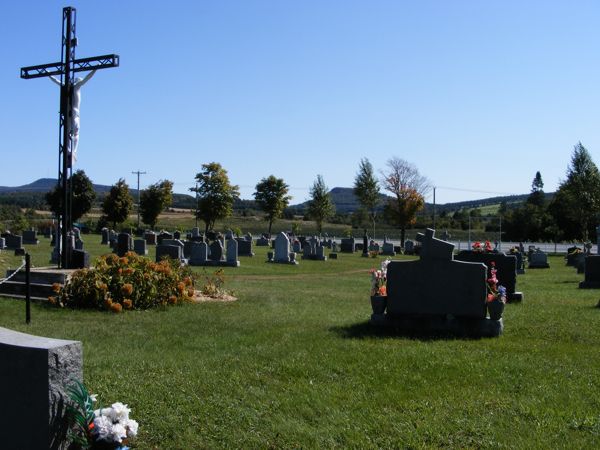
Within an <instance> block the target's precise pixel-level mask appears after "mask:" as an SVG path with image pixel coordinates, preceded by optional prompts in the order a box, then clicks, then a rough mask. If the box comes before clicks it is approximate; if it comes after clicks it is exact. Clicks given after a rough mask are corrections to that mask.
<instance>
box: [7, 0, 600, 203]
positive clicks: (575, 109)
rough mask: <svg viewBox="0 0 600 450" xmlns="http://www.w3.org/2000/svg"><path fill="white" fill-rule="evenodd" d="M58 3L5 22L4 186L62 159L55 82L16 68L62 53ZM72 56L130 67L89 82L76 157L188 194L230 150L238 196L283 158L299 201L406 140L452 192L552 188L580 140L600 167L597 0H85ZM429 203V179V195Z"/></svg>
mask: <svg viewBox="0 0 600 450" xmlns="http://www.w3.org/2000/svg"><path fill="white" fill-rule="evenodd" d="M63 6H67V4H65V3H61V2H57V1H54V0H43V1H42V0H39V1H22V2H8V3H7V4H6V5H3V14H2V17H1V18H0V21H1V26H0V39H1V42H2V46H1V47H0V57H1V58H2V61H3V63H2V68H1V71H0V86H1V88H0V89H1V90H2V99H3V102H2V104H3V108H2V110H1V111H0V134H1V136H2V140H1V141H0V145H1V146H2V153H1V154H2V163H1V167H2V170H1V171H0V174H1V175H0V185H3V186H17V185H21V184H25V183H28V182H31V181H33V180H35V179H37V178H41V177H56V175H57V169H58V108H59V92H58V87H57V86H56V85H54V84H52V83H51V82H50V81H48V80H46V79H32V80H22V79H20V78H19V68H20V67H22V66H28V65H35V64H42V63H46V62H54V61H58V60H60V36H61V17H62V16H61V14H62V7H63ZM70 6H74V7H75V8H77V36H78V39H79V46H78V48H77V57H79V58H82V57H86V56H95V55H101V54H106V53H117V54H119V55H120V58H121V66H120V67H119V68H116V69H109V70H103V71H99V72H98V73H97V74H96V76H95V77H94V78H93V79H92V80H91V81H90V82H89V83H88V84H87V85H86V86H85V87H84V88H83V91H82V103H81V134H80V142H79V153H78V155H79V159H78V162H77V165H76V168H81V169H83V170H85V172H86V173H87V174H88V176H89V177H90V178H91V179H92V180H93V181H94V182H95V183H101V184H113V183H115V182H116V181H117V180H118V179H119V178H121V177H122V178H125V179H126V180H127V181H128V183H129V184H130V186H132V187H135V184H136V176H135V175H133V174H132V173H131V172H132V171H136V170H142V171H145V172H147V174H146V175H143V176H142V177H141V187H144V186H146V185H148V184H150V183H154V182H156V181H158V180H160V179H169V180H172V181H173V182H174V183H175V191H177V192H184V193H185V192H187V189H188V188H189V187H191V186H193V184H194V176H195V174H196V173H197V172H199V171H200V169H201V165H202V164H203V163H207V162H211V161H217V162H219V163H221V164H222V165H223V166H224V167H225V168H226V169H227V170H228V172H229V176H230V179H231V181H232V182H233V183H235V184H238V185H240V190H241V193H242V197H243V198H251V196H252V193H253V191H254V186H255V185H256V183H257V182H258V181H259V180H260V179H261V178H263V177H266V176H268V175H271V174H274V175H276V176H278V177H281V178H283V179H284V180H285V181H286V182H287V183H288V184H289V185H290V186H291V190H290V193H291V194H292V195H293V197H294V199H293V201H292V202H293V203H295V202H300V201H303V200H305V199H306V198H307V195H308V188H309V186H310V185H311V184H312V183H313V182H314V180H315V178H316V176H317V174H322V175H323V177H324V180H325V182H326V184H327V185H328V186H329V187H330V188H333V187H335V186H348V187H349V186H352V184H353V180H354V176H355V173H356V171H357V168H358V164H359V161H360V159H361V158H362V157H368V158H369V159H370V161H371V162H372V164H373V166H374V167H375V168H376V169H377V170H378V171H379V170H380V169H384V168H385V163H386V161H387V160H388V159H389V158H391V157H393V156H397V157H400V158H403V159H406V160H407V161H409V162H412V163H413V164H415V165H416V166H417V167H418V168H419V170H420V171H421V173H422V174H423V175H425V176H426V177H428V178H429V179H430V180H431V181H432V184H433V185H435V186H438V189H437V202H438V203H447V202H451V201H460V200H466V199H472V198H482V197H488V196H491V195H492V194H490V193H493V192H498V193H527V192H529V190H530V187H531V181H532V179H533V177H534V175H535V172H536V171H538V170H539V171H540V172H541V173H542V177H543V179H544V182H545V190H546V191H552V190H554V189H556V187H557V185H558V183H559V182H560V180H561V179H562V178H563V177H564V175H565V171H566V168H567V165H568V164H569V160H570V156H571V153H572V149H573V146H574V145H575V144H576V143H577V142H578V141H581V142H582V143H583V145H584V146H586V148H587V149H588V150H589V151H590V152H591V154H592V157H593V158H594V160H595V161H596V163H600V136H599V132H598V130H599V126H598V125H599V123H600V86H599V80H600V74H599V71H600V67H599V61H600V58H599V57H598V56H599V55H598V53H599V52H598V50H599V49H600V45H599V44H600V31H598V26H597V23H598V19H599V16H600V15H599V13H600V3H598V2H593V1H576V2H563V1H528V2H521V1H501V2H500V1H496V2H482V1H475V0H473V1H442V0H439V1H418V2H414V1H411V2H409V1H400V0H398V1H383V0H372V1H352V0H347V1H312V0H307V1H301V2H299V1H291V0H290V1H282V0H271V1H254V0H244V1H242V0H238V1H203V0H197V1H191V0H190V1H171V2H164V1H151V0H150V1H143V2H142V1H133V0H129V1H115V0H103V1H101V2H90V1H87V2H85V1H73V2H71V3H70ZM428 201H431V195H430V196H429V198H428Z"/></svg>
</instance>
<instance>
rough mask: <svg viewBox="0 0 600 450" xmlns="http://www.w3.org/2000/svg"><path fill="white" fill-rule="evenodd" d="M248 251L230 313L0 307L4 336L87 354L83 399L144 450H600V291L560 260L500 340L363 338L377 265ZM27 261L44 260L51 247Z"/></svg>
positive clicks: (214, 306)
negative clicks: (28, 317) (123, 406)
mask: <svg viewBox="0 0 600 450" xmlns="http://www.w3.org/2000/svg"><path fill="white" fill-rule="evenodd" d="M85 240H86V247H87V248H88V249H89V250H90V251H92V253H95V254H100V253H102V252H103V251H106V247H101V246H99V245H97V244H95V243H94V242H99V241H100V238H99V237H98V236H91V237H85ZM42 245H43V248H42ZM42 250H43V252H42ZM255 251H256V253H257V255H256V256H255V257H254V258H240V259H241V264H242V266H241V267H239V268H237V269H233V268H228V269H225V271H226V275H227V286H228V287H229V288H230V289H232V290H233V291H234V292H235V295H236V296H237V297H238V301H236V302H233V303H203V304H195V305H183V306H179V307H170V308H166V309H162V310H156V311H147V312H141V311H140V312H137V311H136V312H128V313H126V314H120V315H115V314H110V313H103V312H91V311H71V310H60V309H51V308H48V307H46V306H43V305H34V307H33V311H32V323H31V324H30V325H29V326H26V325H25V324H24V305H23V302H22V301H17V300H10V299H2V301H0V326H4V327H8V328H11V329H15V330H18V331H24V332H28V333H31V334H36V335H44V336H51V337H56V338H62V339H76V340H79V341H81V342H83V347H84V378H85V383H86V385H87V386H88V387H89V388H90V390H91V391H92V392H95V393H98V394H99V399H100V400H101V402H103V403H105V404H109V403H112V402H114V401H117V400H118V401H123V402H124V403H128V404H129V406H130V407H131V408H132V417H133V418H135V419H136V420H138V421H139V422H140V433H139V436H138V439H137V443H136V447H137V448H140V449H147V448H150V449H151V448H159V449H191V448H211V449H212V448H300V447H301V448H440V447H443V448H594V447H596V448H597V447H599V446H600V358H599V356H600V347H599V343H600V309H598V308H596V307H595V305H596V303H597V302H598V299H599V298H600V291H597V290H596V291H595V290H581V289H578V288H577V283H578V282H579V281H580V280H581V279H582V275H577V273H576V271H575V269H574V268H571V267H565V265H564V260H563V259H562V258H561V257H551V258H550V264H551V268H550V269H547V270H528V271H527V273H526V274H525V275H520V276H519V278H518V283H517V287H518V289H519V290H521V291H523V293H524V296H525V300H524V302H523V303H522V304H509V305H507V307H506V310H505V315H504V317H505V334H504V335H503V336H501V337H500V338H495V339H448V338H436V337H435V336H431V337H422V338H410V337H406V336H402V335H395V334H393V333H386V332H383V331H381V330H378V329H374V328H372V327H370V326H369V325H368V324H367V322H368V319H369V316H370V313H371V307H370V303H369V283H370V282H369V275H368V269H369V268H371V267H376V266H378V265H379V263H380V261H381V258H380V259H368V258H361V257H360V255H359V254H358V253H357V254H355V255H346V254H340V259H339V260H337V261H335V260H330V261H327V262H319V261H302V260H301V261H300V264H299V265H298V266H295V267H294V266H287V265H279V264H268V263H266V262H265V261H266V251H267V249H266V248H264V247H262V248H261V247H255ZM38 252H40V254H39V255H38V254H37V253H38ZM41 253H43V254H41ZM32 254H34V260H36V258H39V259H40V260H45V259H47V258H48V254H49V246H48V245H47V241H44V240H42V244H41V245H40V246H38V248H35V249H32ZM44 255H45V256H44ZM0 258H5V262H4V264H7V261H6V258H14V257H12V256H11V257H8V256H6V253H3V254H0ZM403 258H404V257H403ZM18 260H19V259H18V258H17V259H16V260H15V261H14V262H18ZM8 262H10V263H12V262H13V261H12V260H11V261H8ZM194 270H197V271H198V272H199V273H202V272H203V270H202V269H194ZM432 283H436V280H435V279H432ZM439 290H440V295H446V293H445V291H444V286H439Z"/></svg>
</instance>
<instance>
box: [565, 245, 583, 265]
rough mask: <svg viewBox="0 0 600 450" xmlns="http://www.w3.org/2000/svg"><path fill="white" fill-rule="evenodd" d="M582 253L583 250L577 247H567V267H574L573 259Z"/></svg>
mask: <svg viewBox="0 0 600 450" xmlns="http://www.w3.org/2000/svg"><path fill="white" fill-rule="evenodd" d="M582 252H583V250H582V249H580V248H579V247H577V246H575V247H569V248H568V249H567V266H572V267H575V259H576V258H578V257H579V256H578V255H579V254H580V253H582Z"/></svg>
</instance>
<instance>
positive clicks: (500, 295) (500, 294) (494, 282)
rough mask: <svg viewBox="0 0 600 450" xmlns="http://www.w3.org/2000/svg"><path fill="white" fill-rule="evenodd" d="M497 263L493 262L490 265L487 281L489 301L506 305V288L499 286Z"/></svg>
mask: <svg viewBox="0 0 600 450" xmlns="http://www.w3.org/2000/svg"><path fill="white" fill-rule="evenodd" d="M497 272H498V271H497V269H496V263H495V262H494V261H492V262H491V263H490V269H489V277H488V279H487V280H486V284H487V301H488V302H493V301H494V300H500V301H501V302H502V303H506V288H505V287H504V286H502V285H499V284H498V278H497V277H496V273H497Z"/></svg>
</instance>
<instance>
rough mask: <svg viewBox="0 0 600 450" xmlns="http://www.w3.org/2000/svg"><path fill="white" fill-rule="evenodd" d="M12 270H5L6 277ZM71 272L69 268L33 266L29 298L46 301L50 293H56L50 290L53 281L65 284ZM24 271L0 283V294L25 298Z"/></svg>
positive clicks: (11, 273)
mask: <svg viewBox="0 0 600 450" xmlns="http://www.w3.org/2000/svg"><path fill="white" fill-rule="evenodd" d="M14 272H15V271H14V270H11V269H9V270H7V271H6V277H7V278H8V277H10V276H12V275H13V273H14ZM71 273H73V270H70V269H55V268H43V267H40V268H34V269H31V272H30V275H29V276H30V279H29V281H30V286H31V300H34V301H47V300H48V297H49V296H51V295H56V293H55V292H54V291H53V290H52V284H53V283H59V284H63V285H64V284H65V283H66V282H67V279H68V278H69V276H70V275H71ZM26 288H27V286H26V284H25V272H24V271H20V272H19V273H17V274H16V275H14V276H12V277H11V279H10V281H6V282H4V283H2V284H0V294H1V295H3V296H5V297H12V298H25V295H26Z"/></svg>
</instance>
